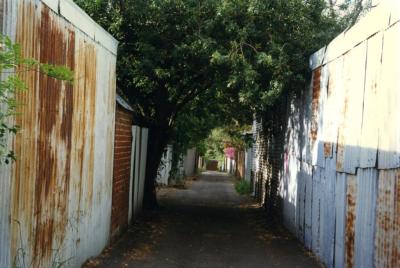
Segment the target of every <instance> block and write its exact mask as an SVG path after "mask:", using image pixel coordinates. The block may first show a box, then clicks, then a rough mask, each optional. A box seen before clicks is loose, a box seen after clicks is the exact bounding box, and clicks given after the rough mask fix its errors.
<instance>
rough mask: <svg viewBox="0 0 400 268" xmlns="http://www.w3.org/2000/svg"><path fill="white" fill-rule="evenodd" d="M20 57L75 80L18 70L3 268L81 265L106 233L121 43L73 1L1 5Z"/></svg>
mask: <svg viewBox="0 0 400 268" xmlns="http://www.w3.org/2000/svg"><path fill="white" fill-rule="evenodd" d="M0 6H1V8H2V13H1V14H2V17H1V21H2V29H3V33H5V34H7V35H9V36H10V37H12V39H13V40H14V41H15V42H16V43H19V44H20V45H21V50H22V54H23V56H25V57H28V58H36V59H38V60H40V61H41V62H44V63H52V64H59V65H66V66H68V67H69V68H71V69H72V70H73V71H74V73H75V81H74V83H73V84H67V83H64V82H60V81H57V80H55V79H53V78H49V77H47V76H45V75H43V74H40V73H37V72H33V71H25V70H19V71H20V73H19V74H20V76H21V77H22V79H23V80H24V81H25V82H26V84H27V86H28V88H29V90H28V91H26V92H21V93H18V94H17V96H16V97H17V101H18V102H19V103H20V104H21V106H20V107H19V112H20V115H18V116H16V118H15V121H16V123H17V124H18V125H19V126H21V130H20V131H19V132H18V134H17V135H16V137H15V139H13V141H11V143H12V144H11V145H10V146H12V148H13V150H14V151H15V153H16V156H17V161H16V162H14V163H13V164H12V165H9V166H1V167H0V197H1V198H0V267H13V266H16V267H53V266H58V265H59V264H61V263H64V262H65V264H67V265H68V266H72V267H78V266H80V265H81V264H82V262H84V261H85V260H86V259H87V258H89V257H91V256H96V255H98V254H99V253H100V252H101V250H102V249H103V248H104V247H105V246H106V244H107V243H108V240H109V234H110V220H111V191H112V175H113V174H112V171H113V148H114V117H115V78H116V77H115V63H116V53H117V42H116V40H115V39H114V38H113V37H111V36H110V35H109V34H108V33H107V32H105V31H104V30H103V29H102V28H101V27H100V26H98V25H97V24H96V23H95V22H94V21H93V20H92V19H90V18H89V17H88V16H87V15H86V14H85V13H84V12H83V11H81V10H80V9H79V8H78V7H77V6H76V5H75V4H74V3H73V2H72V1H71V0H60V1H59V0H1V1H0Z"/></svg>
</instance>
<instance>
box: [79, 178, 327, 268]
mask: <svg viewBox="0 0 400 268" xmlns="http://www.w3.org/2000/svg"><path fill="white" fill-rule="evenodd" d="M159 202H160V204H161V206H162V207H163V209H161V210H160V211H155V212H151V213H146V214H145V215H144V217H143V218H142V219H141V220H140V221H139V222H138V223H136V224H135V225H134V226H133V227H132V228H130V230H129V231H128V232H127V233H126V234H125V235H124V236H123V237H122V238H121V239H120V240H119V241H118V242H117V243H115V244H114V245H113V246H112V247H110V248H108V249H106V250H105V251H104V252H103V254H102V255H101V256H100V257H98V258H96V259H94V260H91V261H90V262H89V263H88V264H87V267H140V268H148V267H160V268H168V267H182V268H184V267H185V268H186V267H188V268H191V267H199V268H200V267H204V268H206V267H207V268H213V267H218V268H219V267H221V268H222V267H249V268H250V267H251V268H253V267H254V268H256V267H291V268H292V267H307V268H309V267H321V265H320V264H319V263H318V262H317V261H316V260H315V258H314V257H313V256H312V255H311V254H309V253H308V252H307V251H306V250H305V249H304V248H303V247H302V246H301V245H300V243H299V242H297V240H296V239H295V238H293V237H292V236H291V235H289V233H288V232H287V231H286V230H285V229H283V228H277V227H270V224H269V223H268V221H267V219H266V218H265V214H264V212H263V209H262V208H259V207H258V206H257V204H256V203H254V202H253V201H252V199H251V198H250V197H243V196H239V195H238V194H237V193H236V192H235V190H234V187H233V180H232V179H231V178H229V177H228V176H227V175H226V174H224V173H217V172H206V173H203V174H202V175H201V176H200V177H199V178H198V179H197V180H194V181H190V182H189V183H188V185H187V189H174V188H173V189H171V188H168V189H162V190H160V191H159Z"/></svg>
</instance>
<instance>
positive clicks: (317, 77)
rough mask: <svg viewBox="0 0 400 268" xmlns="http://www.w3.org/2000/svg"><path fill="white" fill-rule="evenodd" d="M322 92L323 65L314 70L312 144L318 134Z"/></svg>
mask: <svg viewBox="0 0 400 268" xmlns="http://www.w3.org/2000/svg"><path fill="white" fill-rule="evenodd" d="M320 93H321V67H320V68H318V69H316V70H315V71H314V76H313V85H312V101H311V109H312V111H311V146H314V143H315V141H316V140H317V135H318V116H319V115H318V109H319V97H320Z"/></svg>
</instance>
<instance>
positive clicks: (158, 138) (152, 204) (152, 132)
mask: <svg viewBox="0 0 400 268" xmlns="http://www.w3.org/2000/svg"><path fill="white" fill-rule="evenodd" d="M170 133H171V131H170V128H168V127H158V126H152V127H150V128H149V142H148V147H147V163H146V179H145V183H144V197H143V207H144V208H145V209H156V208H157V207H158V202H157V195H156V178H157V171H158V167H159V165H160V162H161V158H162V155H163V153H164V149H165V146H167V143H168V140H169V137H170Z"/></svg>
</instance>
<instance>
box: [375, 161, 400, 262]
mask: <svg viewBox="0 0 400 268" xmlns="http://www.w3.org/2000/svg"><path fill="white" fill-rule="evenodd" d="M378 184H379V186H378V199H377V208H376V216H377V217H376V233H375V249H376V253H375V266H376V267H399V265H400V259H399V258H400V256H399V252H400V243H399V241H400V240H399V239H400V228H399V226H400V170H398V169H397V170H382V171H380V173H379V181H378Z"/></svg>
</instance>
